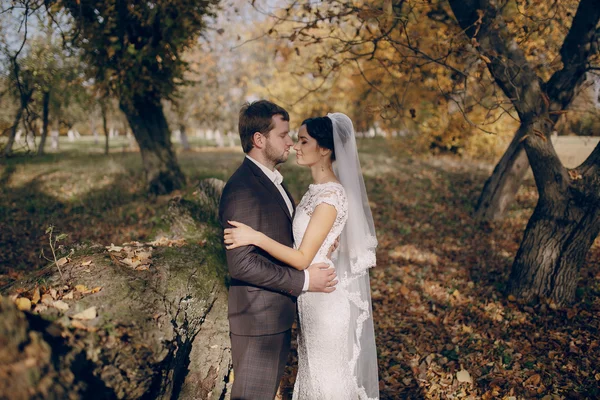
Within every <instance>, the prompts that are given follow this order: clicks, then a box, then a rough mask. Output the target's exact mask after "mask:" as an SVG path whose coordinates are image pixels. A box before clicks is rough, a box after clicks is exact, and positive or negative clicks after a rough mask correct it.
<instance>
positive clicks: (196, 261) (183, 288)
mask: <svg viewBox="0 0 600 400" xmlns="http://www.w3.org/2000/svg"><path fill="white" fill-rule="evenodd" d="M214 192H216V190H215V191H214ZM199 194H200V196H204V197H198V196H197V195H196V194H194V195H189V196H187V197H184V198H177V199H173V200H172V202H171V205H170V207H169V210H170V211H169V215H167V216H165V217H166V218H165V219H166V220H167V221H170V222H173V221H175V220H178V221H179V225H178V226H179V228H181V226H183V225H189V224H193V225H194V226H193V227H191V226H188V228H187V229H184V230H183V232H190V233H191V236H190V237H189V239H188V240H187V244H185V245H183V246H181V247H167V246H166V245H165V244H164V243H163V244H162V245H160V244H159V243H155V244H154V245H153V250H152V256H151V259H152V262H151V264H150V266H149V269H147V270H134V269H132V268H130V267H128V266H126V265H124V264H123V263H122V262H120V261H118V258H117V257H116V256H115V254H117V253H115V252H108V251H107V249H106V248H105V246H101V245H95V246H82V247H78V248H77V249H76V250H75V253H74V254H72V255H71V256H70V261H69V262H68V263H67V264H65V265H63V266H62V267H61V269H62V272H63V278H61V277H60V275H59V273H58V271H57V270H56V267H55V266H53V265H50V266H48V267H47V268H45V269H44V270H42V271H41V272H39V273H37V274H35V275H34V276H30V277H28V278H26V279H23V280H21V281H18V282H14V283H12V284H11V286H9V287H6V288H2V289H1V290H0V292H1V293H2V294H3V295H6V296H11V295H12V296H15V295H16V294H15V293H20V294H18V296H20V298H23V299H25V298H26V297H24V296H26V295H27V294H28V293H32V292H34V291H36V290H39V289H40V288H45V289H43V292H45V293H52V291H51V290H50V289H53V290H55V292H54V295H53V296H55V297H56V299H60V300H61V301H62V302H63V303H66V304H67V305H68V307H69V308H68V310H66V311H59V310H57V308H55V307H54V306H52V304H54V301H55V300H56V299H54V300H53V299H51V298H49V297H48V296H49V295H48V294H46V295H45V296H46V297H45V298H44V296H42V301H40V302H39V303H38V304H42V303H43V304H47V305H48V307H47V309H46V308H43V309H41V310H40V311H39V312H38V311H37V310H38V309H37V308H36V309H34V312H25V313H23V312H21V311H18V310H17V309H16V307H15V306H14V304H12V302H11V301H9V300H8V299H7V298H6V297H0V321H1V322H0V343H1V346H0V360H2V361H0V393H3V394H4V393H10V398H11V399H15V400H20V399H30V398H57V399H58V398H60V399H67V398H68V399H88V398H111V399H112V398H117V399H211V400H219V399H222V398H227V390H228V385H227V381H228V379H229V375H230V371H231V356H230V345H229V336H228V321H227V289H226V286H225V274H226V268H225V266H224V257H223V254H222V252H223V250H222V249H221V246H220V230H219V231H218V232H217V229H216V227H215V226H214V225H213V223H214V215H216V211H211V210H208V211H207V210H206V205H207V204H209V203H210V204H214V203H218V199H216V200H214V199H212V198H210V193H208V195H206V192H202V191H200V193H199ZM207 199H208V200H209V201H206V200H207ZM181 231H182V230H180V232H181ZM169 232H170V230H169V231H168V232H166V233H169ZM199 238H202V240H199ZM179 244H182V243H179ZM131 246H134V247H135V246H138V244H131ZM139 248H143V249H144V250H143V251H147V250H148V248H149V246H148V245H147V244H146V245H145V246H143V247H139ZM75 285H84V286H85V287H86V288H94V287H99V288H101V289H100V290H99V291H95V292H93V293H89V294H85V295H83V294H80V292H78V291H77V290H74V292H75V296H74V297H73V296H69V295H68V294H67V292H68V291H71V290H72V288H75V287H76V286H75ZM80 287H81V286H80ZM71 293H72V292H71ZM30 297H32V296H30ZM36 307H37V306H36ZM90 307H95V308H96V310H97V314H98V315H97V317H96V318H94V319H91V320H88V321H83V322H79V323H78V320H77V317H76V314H77V313H80V312H81V311H83V310H87V309H89V308H90ZM82 324H83V328H82Z"/></svg>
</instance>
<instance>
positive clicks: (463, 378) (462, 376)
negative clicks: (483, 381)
mask: <svg viewBox="0 0 600 400" xmlns="http://www.w3.org/2000/svg"><path fill="white" fill-rule="evenodd" d="M456 379H458V381H459V382H463V383H473V378H471V374H469V371H466V370H464V369H462V370H460V371H458V372H457V373H456Z"/></svg>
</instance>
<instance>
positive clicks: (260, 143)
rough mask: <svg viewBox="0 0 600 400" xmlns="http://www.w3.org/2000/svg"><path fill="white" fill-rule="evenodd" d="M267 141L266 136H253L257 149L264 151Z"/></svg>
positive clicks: (256, 133)
mask: <svg viewBox="0 0 600 400" xmlns="http://www.w3.org/2000/svg"><path fill="white" fill-rule="evenodd" d="M265 139H266V138H265V135H263V134H262V133H260V132H254V134H253V135H252V144H253V145H254V147H256V148H257V149H262V148H263V147H265Z"/></svg>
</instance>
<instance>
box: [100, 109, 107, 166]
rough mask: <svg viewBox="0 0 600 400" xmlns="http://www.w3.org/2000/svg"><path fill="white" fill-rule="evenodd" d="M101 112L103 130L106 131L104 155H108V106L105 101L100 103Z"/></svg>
mask: <svg viewBox="0 0 600 400" xmlns="http://www.w3.org/2000/svg"><path fill="white" fill-rule="evenodd" d="M100 110H101V112H102V128H103V129H104V154H108V123H107V121H106V104H104V101H102V102H101V103H100Z"/></svg>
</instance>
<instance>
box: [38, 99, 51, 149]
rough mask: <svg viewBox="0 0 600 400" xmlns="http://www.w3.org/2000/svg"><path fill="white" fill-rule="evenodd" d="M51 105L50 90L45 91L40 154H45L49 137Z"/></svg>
mask: <svg viewBox="0 0 600 400" xmlns="http://www.w3.org/2000/svg"><path fill="white" fill-rule="evenodd" d="M49 106H50V92H44V98H43V103H42V107H43V110H42V137H41V138H40V145H39V147H38V156H41V155H42V154H44V146H46V138H47V137H48V110H49V108H50V107H49Z"/></svg>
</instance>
